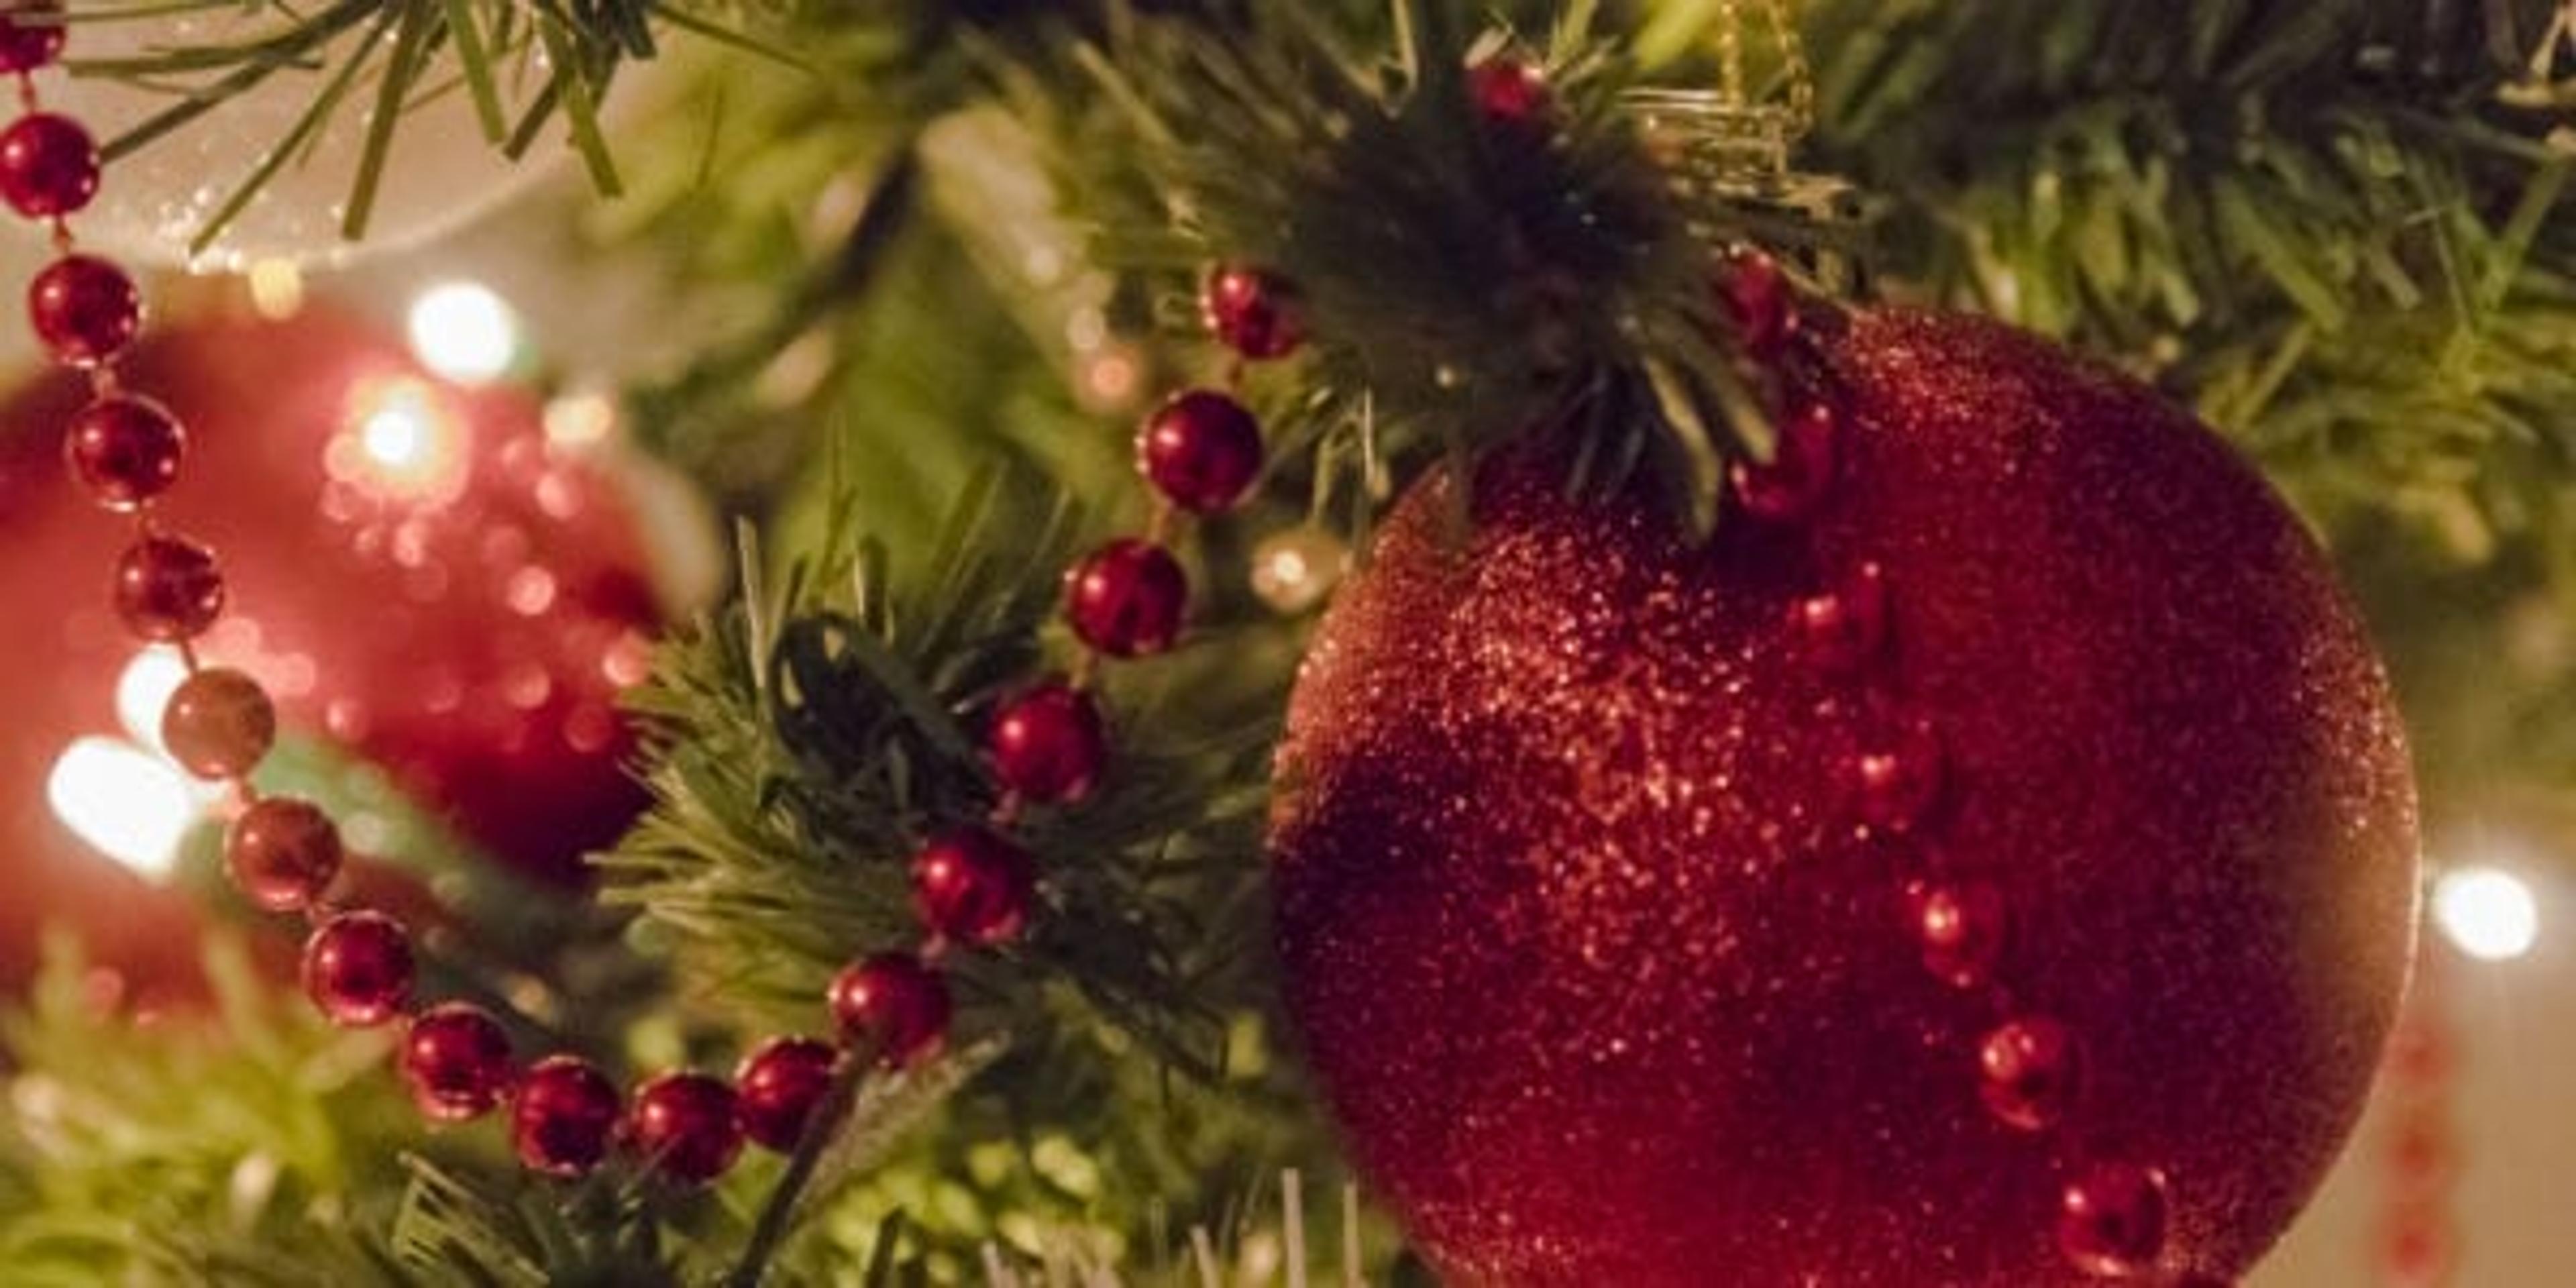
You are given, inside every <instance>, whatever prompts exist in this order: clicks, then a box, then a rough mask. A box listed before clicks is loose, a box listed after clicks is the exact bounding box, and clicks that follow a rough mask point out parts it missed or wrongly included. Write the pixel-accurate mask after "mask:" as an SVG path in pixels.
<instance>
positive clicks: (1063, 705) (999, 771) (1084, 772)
mask: <svg viewBox="0 0 2576 1288" xmlns="http://www.w3.org/2000/svg"><path fill="white" fill-rule="evenodd" d="M984 741H985V748H986V751H987V752H988V754H990V755H991V757H992V761H993V774H994V776H995V777H997V778H999V779H1001V780H1002V786H1004V787H1006V788H1009V789H1010V790H1012V791H1014V792H1017V793H1019V794H1020V795H1022V796H1025V797H1027V798H1028V799H1030V800H1033V801H1042V802H1047V803H1058V802H1063V801H1075V800H1080V799H1082V798H1083V797H1084V796H1087V795H1089V794H1090V793H1091V789H1092V787H1093V786H1094V785H1095V784H1096V783H1098V782H1099V781H1100V767H1101V764H1102V762H1104V761H1106V760H1107V759H1108V758H1109V735H1108V732H1107V730H1105V729H1103V728H1102V727H1101V720H1100V704H1098V703H1096V702H1093V701H1092V700H1091V695H1090V694H1087V693H1084V692H1083V691H1082V690H1080V689H1077V688H1074V687H1073V686H1072V685H1069V684H1066V683H1064V682H1063V681H1060V680H1050V681H1047V682H1046V683H1044V684H1040V685H1037V686H1035V687H1034V688H1031V689H1029V690H1027V691H1025V692H1023V693H1020V694H1018V695H1017V696H1014V697H1013V698H1011V699H1010V700H1009V701H1007V702H1004V703H1003V704H1002V706H1001V708H1000V709H999V710H997V711H995V712H994V713H993V725H992V729H991V730H990V732H988V733H987V734H986V735H985V740H984Z"/></svg>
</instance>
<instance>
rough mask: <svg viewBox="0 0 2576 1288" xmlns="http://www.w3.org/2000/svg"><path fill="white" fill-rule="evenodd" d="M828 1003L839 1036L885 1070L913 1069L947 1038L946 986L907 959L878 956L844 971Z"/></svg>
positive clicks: (906, 956) (905, 956)
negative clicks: (859, 1045) (860, 1046)
mask: <svg viewBox="0 0 2576 1288" xmlns="http://www.w3.org/2000/svg"><path fill="white" fill-rule="evenodd" d="M831 1002H832V1015H833V1017H834V1018H835V1019H837V1020H839V1021H840V1024H841V1032H842V1033H843V1035H845V1036H846V1037H848V1038H849V1039H851V1040H853V1041H864V1042H866V1043H868V1044H869V1045H870V1046H871V1047H872V1048H873V1049H874V1051H875V1054H876V1057H877V1059H878V1060H880V1061H881V1062H883V1063H885V1064H888V1065H894V1066H903V1065H909V1064H914V1063H917V1062H919V1061H920V1060H921V1059H922V1058H923V1057H925V1056H927V1055H929V1054H931V1053H932V1052H934V1051H936V1050H937V1049H938V1047H939V1044H940V1041H941V1040H942V1039H944V1038H946V1037H947V1036H948V1018H949V1013H950V1003H949V1000H948V985H947V984H946V982H944V981H942V980H941V979H940V978H939V976H938V974H937V973H935V972H933V971H932V970H931V969H930V968H929V967H928V966H925V965H923V964H922V962H921V959H920V958H918V957H914V956H912V955H911V954H909V953H879V954H877V955H876V956H874V957H870V958H868V959H867V960H866V961H863V962H859V963H857V964H855V965H853V966H851V967H849V968H848V969H846V970H844V971H842V972H841V974H840V976H839V977H838V978H836V979H834V980H833V981H832V993H831Z"/></svg>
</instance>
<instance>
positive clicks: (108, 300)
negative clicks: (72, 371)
mask: <svg viewBox="0 0 2576 1288" xmlns="http://www.w3.org/2000/svg"><path fill="white" fill-rule="evenodd" d="M27 321H28V324H29V325H31V326H33V327H34V328H35V331H36V338H37V339H39V340H42V341H44V342H45V347H46V348H48V349H51V350H52V351H53V354H54V360H55V361H57V362H61V363H64V364H66V365H69V366H74V367H94V366H97V365H98V364H100V363H102V362H105V361H107V360H108V359H110V358H113V357H115V356H117V355H118V354H120V353H123V352H124V351H125V346H127V345H129V344H132V343H133V342H134V334H135V332H137V331H140V330H142V329H143V293H142V292H140V291H137V290H136V289H134V279H133V278H130V277H127V276H126V275H125V270H124V269H121V268H118V267H117V266H116V265H114V264H112V263H109V262H108V261H106V260H103V259H100V258H99V257H97V256H95V255H65V256H63V257H62V258H61V259H58V260H55V261H54V262H53V263H51V264H48V265H46V266H45V268H44V271H42V272H40V273H38V274H36V276H35V277H34V279H33V280H31V281H29V282H28V283H27Z"/></svg>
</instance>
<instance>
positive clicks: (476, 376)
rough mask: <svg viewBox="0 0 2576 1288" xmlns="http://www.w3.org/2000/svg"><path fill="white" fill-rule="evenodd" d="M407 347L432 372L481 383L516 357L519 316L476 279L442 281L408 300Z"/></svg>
mask: <svg viewBox="0 0 2576 1288" xmlns="http://www.w3.org/2000/svg"><path fill="white" fill-rule="evenodd" d="M411 349H412V352H413V353H415V354H418V355H419V356H420V360H421V363H422V364H423V365H425V366H427V367H428V368H429V369H430V370H432V371H435V372H437V373H438V374H440V375H442V376H445V377H447V378H448V379H450V380H454V381H458V382H460V383H463V384H469V385H471V384H481V383H483V382H485V381H488V380H491V379H492V378H494V377H495V376H498V375H500V374H501V373H502V372H505V371H508V370H509V369H510V364H511V362H512V361H514V360H516V359H517V357H518V356H519V319H518V318H517V316H516V315H514V314H512V313H511V312H510V306H509V305H508V304H505V303H503V302H502V300H501V297H500V296H498V295H495V294H493V293H492V290H491V288H490V287H487V286H484V285H483V284H482V283H480V282H442V283H440V284H438V285H436V286H433V287H431V288H429V289H428V290H426V291H423V292H421V295H420V298H419V299H416V300H413V301H412V305H411Z"/></svg>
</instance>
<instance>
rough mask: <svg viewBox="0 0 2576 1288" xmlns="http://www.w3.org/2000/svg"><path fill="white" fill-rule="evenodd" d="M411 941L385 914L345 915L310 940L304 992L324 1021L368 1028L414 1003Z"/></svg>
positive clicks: (345, 1026) (334, 920)
mask: <svg viewBox="0 0 2576 1288" xmlns="http://www.w3.org/2000/svg"><path fill="white" fill-rule="evenodd" d="M412 970H413V967H412V959H411V937H410V936H409V935H408V934H406V933H405V932H404V930H403V926H402V923H401V922H399V921H396V920H394V919H393V918H391V917H388V916H386V915H384V914H383V913H380V912H344V913H341V914H339V915H338V916H335V917H333V918H331V919H330V920H329V921H326V922H324V923H322V925H321V926H320V928H318V929H316V930H315V931H314V932H313V935H312V937H311V938H309V939H307V940H305V941H304V994H305V996H307V997H310V998H312V999H313V1005H314V1007H315V1008H316V1009H318V1010H320V1011H321V1012H322V1014H323V1016H324V1018H326V1019H329V1020H330V1021H331V1022H332V1023H334V1024H337V1025H340V1026H342V1027H343V1028H352V1029H368V1028H374V1027H375V1026H377V1025H379V1024H383V1023H385V1022H387V1021H389V1020H391V1019H393V1018H394V1017H395V1016H397V1015H400V1014H401V1013H402V1009H403V1008H404V1007H405V1006H408V1005H410V1003H411V983H412Z"/></svg>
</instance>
